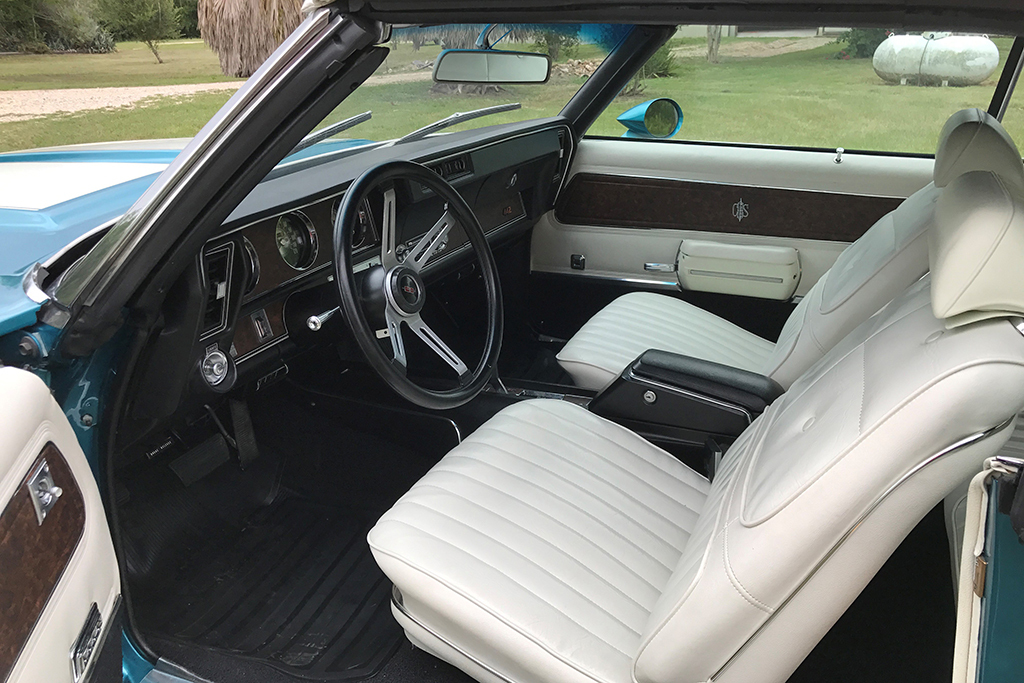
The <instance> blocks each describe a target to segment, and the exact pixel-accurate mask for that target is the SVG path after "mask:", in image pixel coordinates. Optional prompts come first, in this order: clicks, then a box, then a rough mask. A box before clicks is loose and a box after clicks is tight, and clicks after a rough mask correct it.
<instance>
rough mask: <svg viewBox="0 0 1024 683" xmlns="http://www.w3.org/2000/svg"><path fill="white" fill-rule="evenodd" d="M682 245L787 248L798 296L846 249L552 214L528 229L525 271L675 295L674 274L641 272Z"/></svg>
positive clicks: (671, 260) (839, 244) (839, 245)
mask: <svg viewBox="0 0 1024 683" xmlns="http://www.w3.org/2000/svg"><path fill="white" fill-rule="evenodd" d="M684 239H698V240H715V241H718V242H726V243H728V244H750V245H759V246H782V247H792V248H793V249H796V250H797V252H798V253H799V254H800V269H801V276H800V282H799V284H798V285H797V288H796V295H797V296H803V295H804V294H806V293H807V290H809V289H810V288H811V287H812V286H813V285H814V283H815V282H817V281H818V278H820V277H821V276H822V275H824V273H825V271H827V270H828V269H829V268H831V267H832V264H833V263H834V262H835V260H836V259H837V258H838V257H839V254H841V253H842V251H843V249H845V248H846V247H847V246H848V244H847V243H846V242H826V241H819V240H802V239H791V238H785V237H765V236H761V235H739V234H735V233H723V232H705V231H702V230H643V229H640V228H603V227H590V226H577V225H564V224H562V223H559V222H558V221H557V220H556V219H555V217H554V212H548V213H547V214H545V215H544V216H543V217H542V218H541V219H540V221H539V222H538V223H537V226H536V227H535V228H534V229H533V244H532V254H531V268H532V269H533V271H534V272H540V273H557V274H563V275H578V276H582V277H599V278H613V279H621V280H628V281H633V282H641V283H643V284H646V285H648V286H650V287H655V288H658V287H660V288H668V289H677V288H678V287H679V283H678V281H677V280H676V275H675V273H665V272H650V271H645V270H644V264H646V263H669V264H674V263H675V261H676V257H677V255H678V253H679V243H680V242H682V241H683V240H684ZM572 254H584V255H585V256H586V259H587V260H586V270H583V271H579V270H573V269H572V268H571V267H570V266H569V259H570V256H571V255H572Z"/></svg>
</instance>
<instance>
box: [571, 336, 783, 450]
mask: <svg viewBox="0 0 1024 683" xmlns="http://www.w3.org/2000/svg"><path fill="white" fill-rule="evenodd" d="M782 394H783V388H782V387H781V386H779V383H778V382H776V381H775V380H773V379H771V378H769V377H765V376H764V375H759V374H757V373H755V372H748V371H746V370H739V369H737V368H732V367H729V366H727V365H721V364H720V363H712V362H711V361H706V360H701V359H699V358H691V357H689V356H681V355H679V354H675V353H669V352H667V351H654V350H651V351H646V352H644V353H643V354H641V355H640V357H639V358H637V359H636V360H635V361H633V362H632V363H630V364H629V367H627V368H626V369H625V370H623V371H622V374H621V375H620V376H619V377H618V379H616V380H615V381H614V382H612V383H611V384H610V385H609V386H608V387H607V388H605V389H604V390H603V391H602V392H601V393H600V394H598V395H597V396H596V397H595V398H594V400H593V401H591V402H590V410H591V412H593V413H596V414H597V415H601V416H602V417H606V418H608V419H610V420H613V421H615V422H618V423H619V424H622V425H625V426H627V427H629V428H630V429H632V430H634V431H636V432H638V433H640V434H642V435H644V436H646V437H648V438H651V439H652V440H655V441H659V440H660V441H662V442H665V441H669V442H673V443H680V444H689V445H696V446H701V447H703V444H704V442H705V441H706V439H707V438H708V437H709V436H712V437H716V438H717V437H724V438H725V440H726V441H727V440H729V439H732V438H735V437H737V436H739V435H740V433H742V432H743V430H744V429H746V428H747V426H748V425H749V424H750V423H751V422H752V421H753V420H754V418H756V417H757V416H758V415H760V414H761V413H763V412H764V410H765V408H767V407H768V405H769V404H771V403H772V401H774V400H775V399H777V398H778V397H779V396H781V395H782Z"/></svg>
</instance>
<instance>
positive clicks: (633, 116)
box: [616, 97, 683, 138]
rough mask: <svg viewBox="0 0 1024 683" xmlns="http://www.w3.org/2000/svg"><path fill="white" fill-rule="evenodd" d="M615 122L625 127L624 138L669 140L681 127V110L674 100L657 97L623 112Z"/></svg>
mask: <svg viewBox="0 0 1024 683" xmlns="http://www.w3.org/2000/svg"><path fill="white" fill-rule="evenodd" d="M616 121H618V122H619V123H621V124H622V125H624V126H625V127H626V132H625V133H624V134H623V135H622V137H624V138H670V137H672V136H673V135H675V134H676V133H678V132H679V129H680V128H682V127H683V110H682V109H680V108H679V105H678V104H676V103H675V101H674V100H670V99H668V98H667V97H659V98H658V99H656V100H649V101H647V102H644V103H643V104H638V105H636V106H635V107H633V108H632V109H630V110H628V111H626V112H623V113H622V114H620V115H619V117H618V118H617V119H616Z"/></svg>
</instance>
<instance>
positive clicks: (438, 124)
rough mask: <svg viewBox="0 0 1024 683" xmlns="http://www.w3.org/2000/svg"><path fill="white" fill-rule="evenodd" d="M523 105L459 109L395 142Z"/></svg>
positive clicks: (399, 142) (421, 136)
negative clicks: (471, 109)
mask: <svg viewBox="0 0 1024 683" xmlns="http://www.w3.org/2000/svg"><path fill="white" fill-rule="evenodd" d="M522 106H523V105H521V104H520V103H518V102H514V103H511V104H497V105H495V106H493V107H484V108H483V109H474V110H473V111H457V112H455V113H454V114H452V115H451V116H446V117H444V118H443V119H441V120H440V121H434V122H433V123H431V124H430V125H429V126H424V127H423V128H420V129H419V130H414V131H413V132H411V133H409V134H408V135H405V136H403V137H400V138H398V140H396V141H395V144H396V145H400V144H402V143H403V142H412V141H413V140H421V139H423V138H425V137H427V136H428V135H430V134H431V133H436V132H437V131H439V130H444V129H445V128H448V127H449V126H454V125H456V124H458V123H462V122H463V121H470V120H472V119H478V118H480V117H481V116H490V115H491V114H500V113H501V112H503V111H513V110H515V109H520V108H522Z"/></svg>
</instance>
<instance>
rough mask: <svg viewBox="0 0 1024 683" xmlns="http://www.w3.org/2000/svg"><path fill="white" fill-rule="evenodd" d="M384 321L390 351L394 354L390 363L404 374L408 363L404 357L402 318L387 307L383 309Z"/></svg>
mask: <svg viewBox="0 0 1024 683" xmlns="http://www.w3.org/2000/svg"><path fill="white" fill-rule="evenodd" d="M384 320H386V321H387V324H388V337H389V338H390V339H391V350H392V352H393V353H394V357H393V358H392V362H394V364H395V365H397V366H398V367H399V368H401V370H402V372H403V373H405V372H406V370H407V368H408V361H407V360H406V356H405V342H404V341H403V340H402V316H401V314H399V313H398V312H397V311H396V310H395V309H393V308H392V307H391V306H390V305H389V306H388V307H387V308H385V309H384Z"/></svg>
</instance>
